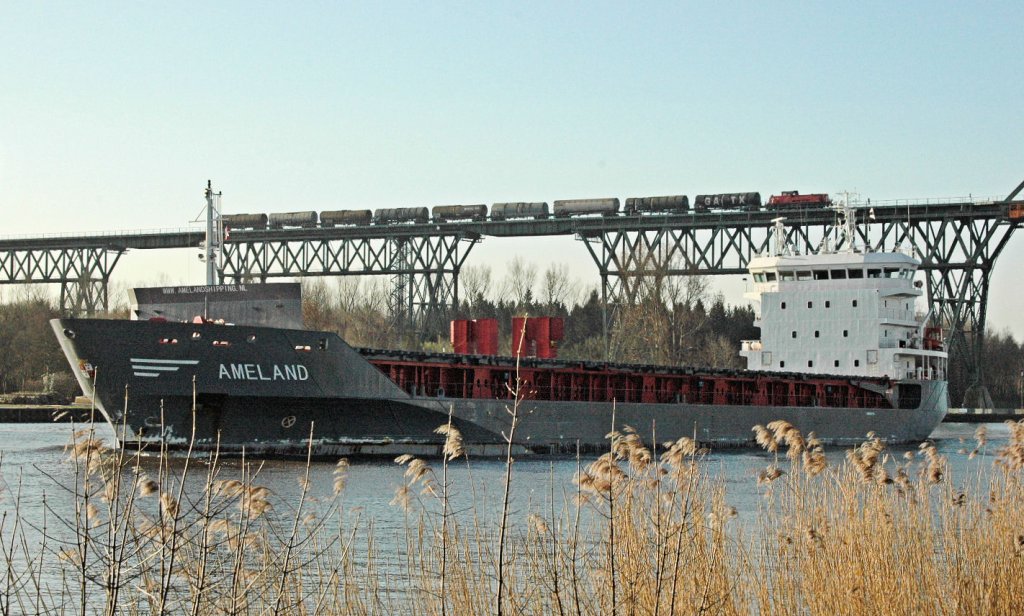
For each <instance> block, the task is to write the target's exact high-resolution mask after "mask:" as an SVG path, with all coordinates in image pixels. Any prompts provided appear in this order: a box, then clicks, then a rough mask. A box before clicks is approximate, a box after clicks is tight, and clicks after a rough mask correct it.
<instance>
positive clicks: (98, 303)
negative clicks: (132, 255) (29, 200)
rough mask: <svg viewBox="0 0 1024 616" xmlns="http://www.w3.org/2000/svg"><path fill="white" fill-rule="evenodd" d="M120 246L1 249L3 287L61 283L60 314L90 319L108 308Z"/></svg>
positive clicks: (0, 278) (120, 252)
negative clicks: (109, 293) (108, 292)
mask: <svg viewBox="0 0 1024 616" xmlns="http://www.w3.org/2000/svg"><path fill="white" fill-rule="evenodd" d="M124 252H125V249H124V248H120V247H85V248H73V247H72V248H38V249H11V250H0V273H2V277H0V284H48V283H55V282H56V283H60V304H59V308H60V312H61V313H62V314H64V315H68V316H89V315H92V314H95V313H96V312H99V311H106V310H108V309H109V307H110V304H109V298H108V295H107V284H108V282H109V281H110V274H111V272H112V271H113V270H114V266H115V265H117V262H118V260H119V259H120V258H121V255H122V254H124Z"/></svg>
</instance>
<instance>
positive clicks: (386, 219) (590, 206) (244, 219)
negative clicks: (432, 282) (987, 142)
mask: <svg viewBox="0 0 1024 616" xmlns="http://www.w3.org/2000/svg"><path fill="white" fill-rule="evenodd" d="M552 205H553V207H548V204H547V202H543V201H539V202H525V201H516V202H506V203H494V204H492V205H491V208H490V212H489V215H488V209H487V205H486V204H484V203H478V204H474V205H435V206H434V207H432V208H430V209H428V208H425V207H396V208H381V209H378V210H325V211H322V212H320V213H319V214H317V212H316V211H314V210H309V211H303V212H278V213H272V214H270V215H269V216H268V215H267V214H225V215H224V216H222V217H221V220H222V222H223V225H224V226H225V227H227V228H230V229H257V230H259V229H268V228H269V229H284V228H303V229H308V228H313V227H317V226H319V227H325V228H330V227H338V226H367V225H396V224H421V225H422V224H428V223H448V222H463V221H470V222H480V221H486V220H493V221H501V220H544V219H547V218H552V217H554V218H575V217H580V216H619V215H622V216H649V215H659V214H661V215H664V214H687V213H691V212H692V213H694V214H705V213H709V212H729V211H748V212H756V211H760V210H762V209H764V210H773V211H774V210H779V211H781V210H802V209H811V208H825V207H828V206H830V205H832V199H831V198H830V197H829V196H828V195H827V194H824V193H814V194H806V195H801V194H800V193H799V192H797V191H795V190H786V191H782V194H779V195H772V196H771V197H770V198H769V199H768V202H767V203H765V204H762V202H761V193H759V192H738V193H721V194H714V195H697V196H696V197H695V198H694V199H693V204H692V209H691V204H690V200H689V199H688V198H687V196H686V195H667V196H663V197H630V198H628V199H626V203H625V207H622V208H621V209H620V202H619V199H617V198H614V197H610V198H604V199H564V200H558V201H555V202H554V203H553V204H552Z"/></svg>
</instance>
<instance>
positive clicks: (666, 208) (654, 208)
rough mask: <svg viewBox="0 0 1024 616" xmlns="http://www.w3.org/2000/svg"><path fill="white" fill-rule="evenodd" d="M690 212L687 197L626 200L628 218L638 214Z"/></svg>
mask: <svg viewBox="0 0 1024 616" xmlns="http://www.w3.org/2000/svg"><path fill="white" fill-rule="evenodd" d="M689 210H690V200H689V199H687V198H686V195H671V196H667V197H630V198H629V199H626V207H625V208H623V210H622V211H623V213H624V214H626V215H627V216H633V215H636V214H679V213H685V212H687V211H689Z"/></svg>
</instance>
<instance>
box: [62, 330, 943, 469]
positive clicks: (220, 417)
mask: <svg viewBox="0 0 1024 616" xmlns="http://www.w3.org/2000/svg"><path fill="white" fill-rule="evenodd" d="M52 325H53V328H54V331H55V333H56V335H57V337H58V339H59V340H60V342H61V346H62V348H63V350H64V352H65V355H66V356H67V358H68V360H69V362H70V363H71V365H72V368H73V369H74V370H75V372H76V375H77V377H78V379H79V383H80V384H81V385H82V388H83V390H84V391H85V392H86V394H88V395H90V396H92V397H93V400H94V401H95V403H96V405H97V407H98V408H99V410H100V411H101V412H102V413H103V415H104V416H105V418H106V419H107V421H109V422H110V424H111V425H112V426H113V427H114V430H115V433H116V434H117V435H118V438H119V440H120V441H121V442H122V443H124V444H126V445H127V444H133V445H143V446H144V445H147V444H162V445H165V446H169V447H179V448H185V447H190V448H192V449H193V450H198V451H212V450H218V451H220V452H222V453H229V454H230V453H241V452H243V451H244V452H246V453H247V455H277V456H302V455H305V454H306V453H307V451H308V450H309V448H310V444H312V453H313V455H315V456H318V457H333V456H342V455H368V456H372V455H395V454H399V453H412V454H417V455H436V454H438V453H439V452H440V447H441V446H442V444H443V437H442V436H441V435H439V434H437V433H436V432H435V429H436V428H437V427H438V426H440V425H442V424H445V423H447V422H448V421H449V415H450V416H451V418H452V421H453V423H454V424H455V425H456V426H457V427H458V428H459V429H460V431H461V432H462V434H463V437H464V439H465V442H466V444H467V447H468V449H469V451H470V452H471V453H472V454H475V455H500V454H502V453H504V452H505V447H506V441H505V437H506V436H511V438H512V440H513V450H514V451H515V452H516V453H519V454H522V453H526V452H535V453H552V454H567V453H574V452H575V451H576V450H577V447H578V448H579V450H580V451H583V452H589V451H598V450H601V449H607V446H608V443H607V438H606V435H607V434H608V433H609V432H610V431H612V429H613V427H615V428H619V429H621V428H622V426H624V425H629V426H631V427H632V428H634V429H635V430H637V432H638V433H640V434H641V436H643V437H644V439H645V440H648V441H655V440H656V441H657V442H664V441H667V440H674V439H676V438H679V437H682V436H688V437H692V438H695V439H696V440H698V441H700V442H702V443H705V444H708V445H710V446H713V447H722V446H747V445H752V444H753V432H752V427H753V426H755V425H758V424H762V425H763V424H766V423H768V422H770V421H773V420H776V419H782V420H786V421H789V422H790V423H792V424H793V425H795V426H796V427H797V428H799V429H800V430H801V431H803V432H804V433H809V432H812V431H813V432H814V433H815V434H816V435H817V436H818V438H819V439H821V440H822V441H823V442H825V443H830V444H840V445H842V444H850V443H855V442H859V441H861V440H863V439H864V437H865V435H866V434H867V433H868V432H874V433H876V434H877V435H879V436H880V437H882V438H883V439H885V440H886V441H888V442H892V443H901V442H914V441H920V440H923V439H926V438H927V437H928V436H929V434H930V433H931V431H932V430H933V429H934V428H935V426H937V425H938V424H939V423H940V422H941V421H942V418H943V416H944V415H945V413H946V407H947V402H946V400H947V394H946V383H945V382H944V381H936V380H925V381H909V380H908V381H899V382H898V384H899V385H913V386H920V392H921V396H920V402H919V403H917V402H915V404H914V405H913V408H898V406H908V405H907V404H903V405H896V408H835V407H818V406H813V405H812V406H784V405H776V406H758V405H750V404H747V405H731V404H693V403H687V402H674V403H672V402H670V403H643V402H630V403H621V402H619V403H616V402H593V401H559V400H536V399H524V400H520V401H519V402H518V403H517V402H516V401H515V400H514V399H511V400H510V399H502V400H498V399H486V398H465V397H462V398H455V397H453V398H447V397H445V396H444V395H443V392H437V394H438V395H436V396H424V395H416V394H410V393H408V392H406V391H404V390H403V389H402V388H401V387H399V386H398V385H396V384H395V383H394V382H392V381H391V380H390V379H388V377H387V376H385V375H384V374H383V373H382V372H381V371H380V370H378V369H377V368H375V367H374V365H372V364H371V363H370V362H369V361H368V360H366V359H365V358H364V357H362V356H361V355H360V354H359V352H357V351H356V350H354V349H352V348H351V347H349V346H348V345H346V344H345V343H344V342H343V341H341V340H340V338H338V337H337V336H335V335H333V334H326V333H322V332H311V331H301V330H284V329H276V328H267V327H243V326H239V327H226V326H217V325H209V324H198V325H196V324H187V323H167V322H164V323H154V322H145V321H102V320H93V319H56V320H54V321H53V322H52ZM513 412H514V413H515V417H516V423H515V426H514V431H513V423H512V418H513ZM311 436H312V440H310V437H311Z"/></svg>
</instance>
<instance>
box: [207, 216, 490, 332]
mask: <svg viewBox="0 0 1024 616" xmlns="http://www.w3.org/2000/svg"><path fill="white" fill-rule="evenodd" d="M390 231H392V234H391V235H387V236H383V237H375V238H363V237H358V238H346V237H340V238H330V239H317V238H300V239H272V238H255V237H254V238H249V237H247V238H246V239H235V238H231V239H229V240H227V241H226V242H225V243H224V252H223V265H222V268H221V271H220V277H221V280H229V281H232V282H244V281H245V280H251V279H254V278H256V279H260V280H262V281H266V280H267V279H268V278H284V277H289V278H290V277H301V276H365V275H386V276H391V281H392V282H391V292H390V296H389V306H388V308H389V310H390V311H391V316H392V318H393V319H394V320H395V322H396V323H399V324H401V325H402V327H403V328H405V329H406V330H407V331H409V332H410V333H414V332H416V331H417V330H419V331H423V330H426V329H430V328H436V326H437V325H439V324H441V325H443V322H444V320H445V319H446V318H447V317H448V315H449V313H450V310H451V309H452V308H453V307H454V306H455V305H456V304H457V303H458V301H459V285H458V276H459V271H460V270H461V268H462V264H463V263H464V262H465V260H466V257H467V256H468V255H469V251H470V250H471V249H472V246H473V244H474V243H475V242H477V241H479V236H478V235H476V234H469V233H465V232H451V233H447V234H433V235H422V230H419V233H421V234H420V235H417V234H416V232H415V231H414V230H408V231H406V230H401V233H394V230H393V229H391V230H390Z"/></svg>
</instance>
